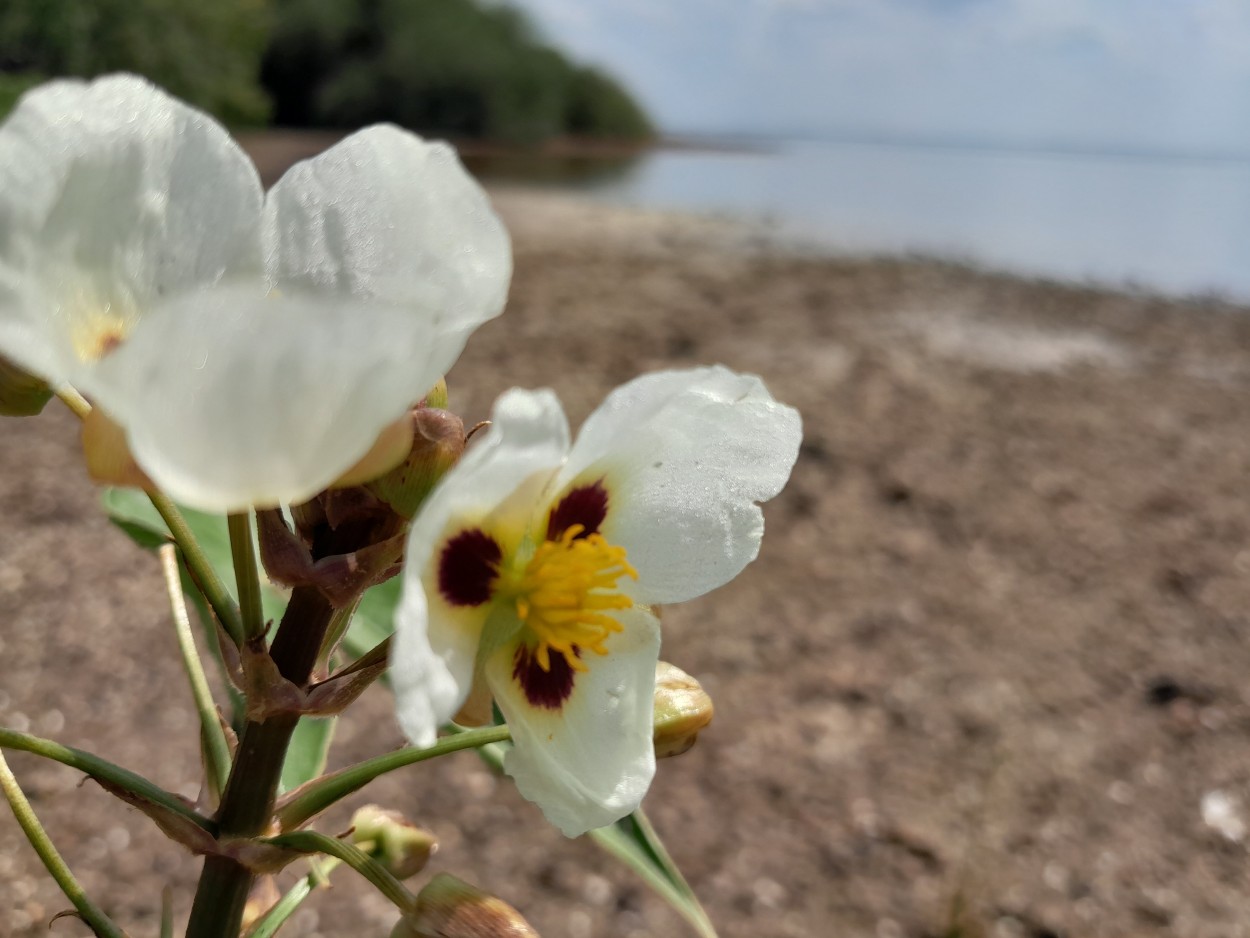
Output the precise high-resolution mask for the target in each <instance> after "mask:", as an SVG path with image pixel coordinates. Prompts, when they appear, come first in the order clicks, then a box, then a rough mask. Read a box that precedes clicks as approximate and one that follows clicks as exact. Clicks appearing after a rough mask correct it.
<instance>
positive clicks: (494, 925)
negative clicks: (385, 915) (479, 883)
mask: <svg viewBox="0 0 1250 938" xmlns="http://www.w3.org/2000/svg"><path fill="white" fill-rule="evenodd" d="M391 938H539V935H538V932H536V931H534V929H533V928H531V927H530V924H529V922H527V921H525V919H524V918H522V916H521V913H520V912H518V911H517V910H516V909H514V908H512V906H510V905H508V903H506V902H504V901H503V900H502V899H499V898H497V897H495V896H492V895H491V894H490V893H486V892H482V890H480V889H476V888H475V887H473V886H470V885H469V884H468V883H466V882H464V881H463V880H460V879H456V877H454V876H449V875H448V874H447V873H439V874H438V875H437V876H435V877H434V878H433V879H432V880H430V882H429V884H428V885H427V886H426V887H425V888H424V889H422V890H421V892H420V894H419V895H418V896H417V908H416V911H415V912H413V914H412V915H411V916H410V917H408V918H406V919H404V920H403V921H401V922H400V923H399V924H398V925H396V926H395V929H394V931H392V932H391Z"/></svg>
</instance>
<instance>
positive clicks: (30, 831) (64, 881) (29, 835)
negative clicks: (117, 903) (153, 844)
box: [0, 753, 126, 938]
mask: <svg viewBox="0 0 1250 938" xmlns="http://www.w3.org/2000/svg"><path fill="white" fill-rule="evenodd" d="M0 791H2V792H3V793H4V797H5V800H7V801H8V802H9V807H11V808H12V809H13V816H14V817H16V818H17V823H18V825H19V826H20V827H21V828H22V833H24V834H25V835H26V839H27V840H29V841H30V845H31V846H32V847H34V848H35V853H37V854H39V859H40V860H42V861H43V865H44V867H45V868H46V869H47V871H48V872H49V873H50V874H51V875H52V878H53V879H54V880H56V884H57V885H58V886H60V887H61V892H63V893H65V897H66V898H67V899H69V901H70V902H72V903H73V904H74V908H75V909H77V910H78V914H79V915H81V916H82V918H83V921H85V922H86V923H87V924H88V925H89V926H90V927H91V930H92V931H93V932H95V933H96V935H98V936H99V938H126V933H125V932H123V931H122V930H121V929H120V928H118V927H117V926H116V925H115V924H114V923H113V921H112V919H110V918H109V917H108V916H107V915H105V914H104V911H103V910H102V909H101V908H100V907H99V906H97V905H96V904H95V903H94V902H92V901H91V900H90V899H89V898H88V897H87V894H86V893H85V892H83V889H82V887H81V886H80V885H78V881H77V880H76V879H74V874H73V873H71V872H70V870H69V867H68V866H66V865H65V861H64V860H63V859H61V855H60V853H58V852H57V849H56V847H55V846H53V844H52V841H51V840H50V839H49V838H48V833H47V831H45V830H44V829H43V825H42V824H40V823H39V819H38V818H37V817H35V812H34V811H33V810H32V809H31V807H30V802H29V801H27V800H26V796H25V795H24V794H22V789H21V788H20V787H19V786H18V784H17V779H16V778H15V777H14V776H13V773H12V772H11V771H10V770H9V765H8V763H7V762H5V761H4V755H3V753H0Z"/></svg>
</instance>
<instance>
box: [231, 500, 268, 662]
mask: <svg viewBox="0 0 1250 938" xmlns="http://www.w3.org/2000/svg"><path fill="white" fill-rule="evenodd" d="M226 526H227V528H228V530H229V532H230V554H231V556H232V557H233V558H234V581H235V583H237V584H238V587H239V612H240V618H241V619H242V621H243V637H244V639H245V640H246V639H251V638H255V637H257V636H258V635H262V634H263V633H264V631H265V617H264V614H263V613H262V612H261V608H260V579H259V577H258V575H257V572H256V545H255V544H254V543H253V541H252V516H251V514H250V513H249V512H246V511H245V512H242V513H239V514H230V515H227V516H226Z"/></svg>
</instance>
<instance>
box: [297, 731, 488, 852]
mask: <svg viewBox="0 0 1250 938" xmlns="http://www.w3.org/2000/svg"><path fill="white" fill-rule="evenodd" d="M509 738H510V737H509V734H508V728H507V727H506V726H486V727H482V728H481V729H476V730H468V731H466V732H463V733H459V734H457V735H455V736H447V737H445V738H443V739H440V740H439V741H438V742H436V743H435V744H434V745H433V746H430V747H429V748H427V749H417V748H415V747H407V748H405V749H397V750H395V751H394V752H388V753H386V754H384V755H381V756H376V757H375V758H373V759H368V760H366V761H364V762H358V763H356V765H352V766H348V767H347V768H345V769H340V770H339V771H337V772H335V773H334V774H333V775H326V776H324V777H323V778H319V779H316V780H315V781H311V782H309V783H308V784H307V785H304V786H302V787H301V788H298V789H296V790H295V791H294V792H292V793H291V799H290V800H289V801H288V802H287V803H286V804H284V805H282V807H281V808H279V809H278V814H277V817H278V824H279V826H280V827H281V828H282V830H284V831H289V830H293V829H294V828H297V827H299V826H300V825H301V824H303V823H305V822H306V821H308V820H309V819H310V818H314V817H316V816H317V815H318V814H320V813H321V812H322V811H324V810H325V809H326V808H328V807H330V805H332V804H334V803H335V802H336V801H339V800H340V799H342V798H346V797H347V796H348V795H350V794H351V793H352V792H354V791H359V790H360V789H361V788H364V786H366V785H368V784H369V783H370V782H371V781H373V780H374V779H375V778H377V777H378V776H379V775H385V774H386V773H387V772H394V771H395V770H396V769H400V768H403V767H404V766H406V765H412V764H413V763H415V762H424V761H426V760H427V759H435V758H438V757H439V756H445V755H447V754H448V753H452V752H460V751H461V750H463V749H476V748H477V747H479V746H485V745H488V744H490V743H500V742H504V741H506V740H507V739H509Z"/></svg>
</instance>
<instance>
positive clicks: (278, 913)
mask: <svg viewBox="0 0 1250 938" xmlns="http://www.w3.org/2000/svg"><path fill="white" fill-rule="evenodd" d="M340 862H341V861H339V860H337V859H330V860H320V861H319V860H312V861H311V863H312V865H313V868H312V871H311V872H310V873H309V874H308V875H307V876H305V877H304V878H303V879H300V880H296V882H295V885H294V886H292V887H291V888H290V889H288V890H287V892H286V894H285V895H284V896H283V897H282V898H281V899H279V900H278V901H277V902H276V903H275V904H274V906H273V908H271V909H270V910H269V911H268V912H266V913H265V914H264V915H263V916H262V917H261V918H260V920H259V921H257V922H256V924H254V925H253V926H252V927H251V928H250V929H249V930H248V932H247V936H246V938H273V936H274V935H275V934H276V933H277V931H278V929H279V928H281V927H282V926H283V925H285V924H286V921H287V919H289V918H290V917H291V916H292V915H293V914H294V913H295V910H296V909H298V908H299V907H300V905H302V904H303V902H304V900H305V899H307V898H308V897H309V896H311V895H312V894H313V890H315V889H316V888H317V887H318V886H321V885H325V884H327V883H328V882H329V880H328V879H327V877H328V876H329V874H330V871H331V870H333V869H334V867H336V866H338V864H339V863H340Z"/></svg>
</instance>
